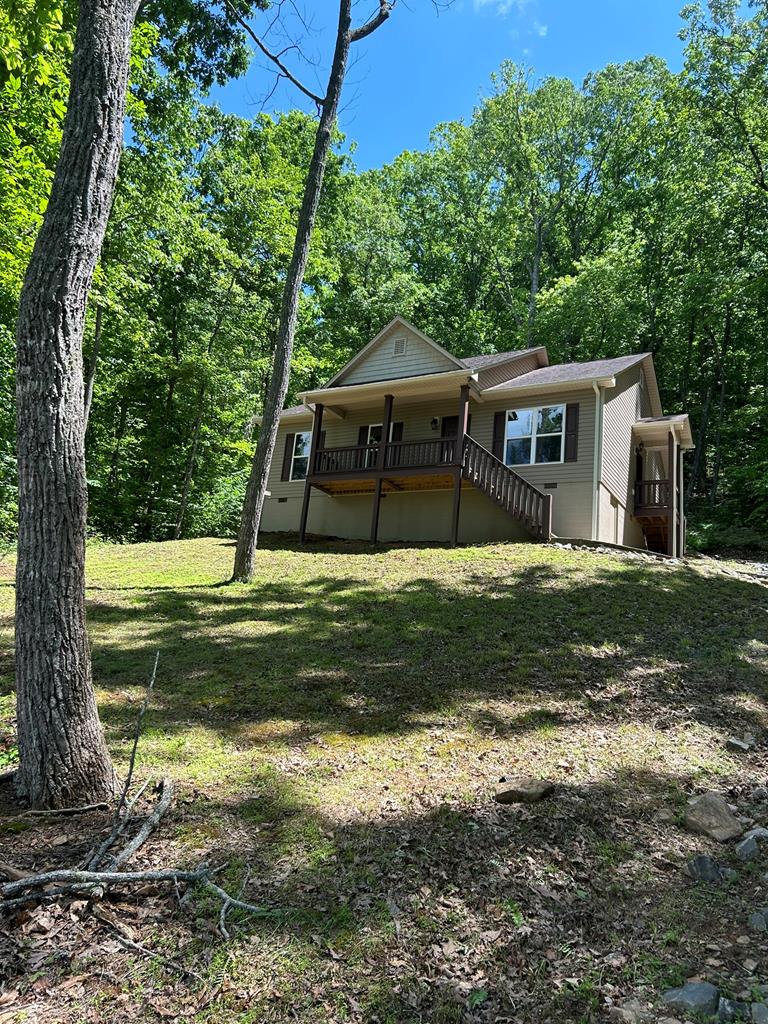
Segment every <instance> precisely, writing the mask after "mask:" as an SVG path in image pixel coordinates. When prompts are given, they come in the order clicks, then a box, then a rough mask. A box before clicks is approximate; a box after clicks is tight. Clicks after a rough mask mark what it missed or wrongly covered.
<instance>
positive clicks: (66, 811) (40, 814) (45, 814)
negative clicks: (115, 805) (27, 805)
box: [4, 802, 109, 821]
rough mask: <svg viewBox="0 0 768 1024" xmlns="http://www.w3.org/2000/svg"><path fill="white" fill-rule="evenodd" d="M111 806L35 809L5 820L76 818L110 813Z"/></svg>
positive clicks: (96, 805)
mask: <svg viewBox="0 0 768 1024" xmlns="http://www.w3.org/2000/svg"><path fill="white" fill-rule="evenodd" d="M108 810H109V804H107V803H103V802H102V803H98V804H84V805H83V806H82V807H54V808H52V809H51V810H40V811H38V810H35V809H34V808H32V809H30V810H28V811H22V812H21V814H16V815H14V817H12V818H5V819H4V820H5V821H21V819H22V818H60V817H64V816H67V815H69V816H74V815H75V814H90V813H91V811H108Z"/></svg>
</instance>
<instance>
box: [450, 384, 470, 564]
mask: <svg viewBox="0 0 768 1024" xmlns="http://www.w3.org/2000/svg"><path fill="white" fill-rule="evenodd" d="M468 416H469V384H462V385H461V389H460V391H459V416H458V427H457V430H456V450H455V452H454V453H453V461H454V462H455V463H457V465H458V468H457V469H456V470H455V475H454V480H453V516H452V519H451V547H452V548H455V547H456V545H457V544H458V543H459V511H460V508H461V465H462V462H463V459H464V438H465V437H466V434H467V419H468Z"/></svg>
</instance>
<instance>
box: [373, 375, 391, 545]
mask: <svg viewBox="0 0 768 1024" xmlns="http://www.w3.org/2000/svg"><path fill="white" fill-rule="evenodd" d="M394 400H395V398H394V395H385V396H384V415H383V417H382V420H381V444H380V445H379V451H378V453H377V457H376V466H375V469H374V472H375V474H376V486H375V487H374V489H373V515H372V517H371V544H375V543H376V542H377V540H378V539H379V510H380V509H381V484H382V477H381V474H382V473H383V472H384V467H385V466H386V462H387V447H388V446H389V428H390V426H391V423H392V403H393V402H394Z"/></svg>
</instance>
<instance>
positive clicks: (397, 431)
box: [392, 421, 403, 441]
mask: <svg viewBox="0 0 768 1024" xmlns="http://www.w3.org/2000/svg"><path fill="white" fill-rule="evenodd" d="M402 440H403V424H402V421H400V422H398V423H393V424H392V441H402Z"/></svg>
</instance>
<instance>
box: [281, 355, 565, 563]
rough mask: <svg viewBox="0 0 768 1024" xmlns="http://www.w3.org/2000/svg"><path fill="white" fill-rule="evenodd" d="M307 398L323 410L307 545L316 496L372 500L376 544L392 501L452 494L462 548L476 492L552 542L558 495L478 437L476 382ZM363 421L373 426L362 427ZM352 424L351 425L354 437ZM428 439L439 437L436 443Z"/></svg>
mask: <svg viewBox="0 0 768 1024" xmlns="http://www.w3.org/2000/svg"><path fill="white" fill-rule="evenodd" d="M302 399H303V401H304V403H305V405H307V406H308V407H310V408H311V409H313V427H312V434H311V442H310V449H309V453H308V457H307V467H306V477H305V482H304V497H303V502H302V508H301V518H300V525H299V534H300V538H301V540H302V542H303V541H304V540H305V539H306V535H307V520H308V516H309V510H310V502H311V497H312V493H313V490H318V491H322V492H323V493H324V494H326V495H329V496H333V497H339V498H343V497H344V496H350V495H361V494H370V495H371V496H372V502H371V526H370V539H371V542H372V543H374V544H375V543H376V542H377V540H378V533H379V517H380V510H381V501H382V498H383V497H385V496H386V495H388V494H395V493H398V492H413V491H450V492H451V493H452V512H451V523H450V536H449V537H448V538H447V539H448V540H449V542H450V543H451V544H452V545H455V544H456V543H457V542H458V536H459V519H460V511H461V496H462V490H465V489H467V488H470V487H473V486H474V487H477V488H478V489H480V490H483V491H484V492H485V493H486V494H487V496H488V497H490V498H491V500H493V501H495V502H496V504H497V505H499V506H500V507H502V508H503V509H504V511H506V512H508V513H510V514H512V515H514V516H515V517H516V518H518V519H519V520H520V521H521V522H522V523H523V524H524V525H525V526H526V528H528V529H530V530H531V532H533V533H534V534H535V535H537V536H543V535H545V534H546V536H549V533H550V532H551V529H550V525H549V524H550V522H551V497H550V495H545V494H542V493H541V492H539V491H538V490H537V489H536V488H535V487H533V486H532V485H531V484H529V483H528V482H527V481H526V480H524V479H523V478H522V477H520V476H518V475H517V474H516V473H514V472H513V471H512V470H510V469H509V468H508V467H506V466H504V464H503V463H502V462H500V461H499V460H498V459H496V458H495V457H494V456H493V455H492V454H491V453H490V452H488V451H487V450H486V449H485V448H483V447H482V446H481V445H479V444H478V443H477V442H476V441H473V440H472V438H471V437H470V436H469V429H470V421H471V412H470V407H471V403H481V402H482V396H481V394H480V391H479V388H478V387H477V383H476V375H475V374H472V373H471V372H469V371H466V370H461V371H448V372H445V373H441V374H434V375H432V376H431V379H429V380H428V381H426V382H425V379H424V377H421V378H419V379H418V380H413V379H408V378H407V379H403V380H393V381H385V382H376V383H375V384H372V385H362V386H361V385H356V386H354V387H349V388H343V387H337V388H333V387H332V388H325V389H323V390H322V391H315V392H308V393H306V394H305V395H303V396H302ZM377 399H378V402H377V401H376V400H377ZM414 410H416V412H414ZM432 410H434V412H433V413H432V414H431V415H430V412H432ZM446 410H449V411H448V412H446ZM454 410H455V411H454ZM417 413H418V414H417ZM400 417H403V418H402V419H401V418H400ZM361 419H364V420H367V421H368V422H367V424H365V423H364V424H362V425H359V426H358V427H354V426H353V424H358V423H359V421H360V420H361ZM345 423H349V427H348V428H347V429H346V430H345V429H343V427H344V425H345ZM425 427H426V428H427V429H426V430H425ZM355 429H357V430H358V443H357V444H328V443H327V441H326V435H327V433H332V434H335V436H336V438H339V436H343V435H344V434H345V433H346V434H347V435H349V434H350V433H352V432H353V431H354V430H355ZM427 430H428V431H429V433H430V434H431V436H426V434H427ZM417 432H418V434H420V435H422V436H417Z"/></svg>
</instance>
